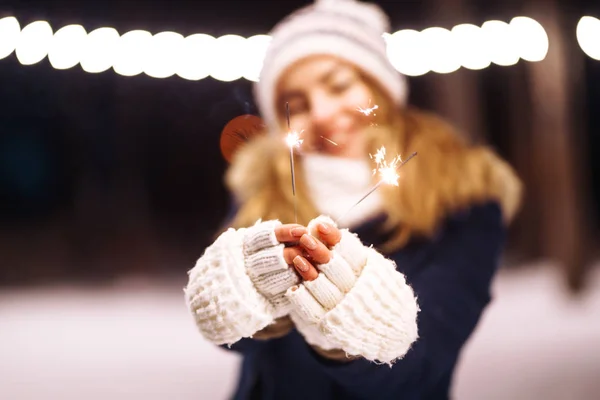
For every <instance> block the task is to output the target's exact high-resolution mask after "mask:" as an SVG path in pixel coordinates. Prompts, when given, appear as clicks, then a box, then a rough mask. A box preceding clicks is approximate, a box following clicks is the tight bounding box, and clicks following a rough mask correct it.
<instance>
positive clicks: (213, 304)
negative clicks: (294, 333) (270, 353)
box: [184, 221, 298, 344]
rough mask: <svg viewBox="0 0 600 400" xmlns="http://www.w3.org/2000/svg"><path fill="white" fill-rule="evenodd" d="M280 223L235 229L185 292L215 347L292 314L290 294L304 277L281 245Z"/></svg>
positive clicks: (192, 274) (193, 273)
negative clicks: (277, 234)
mask: <svg viewBox="0 0 600 400" xmlns="http://www.w3.org/2000/svg"><path fill="white" fill-rule="evenodd" d="M278 224H279V222H277V221H267V222H260V221H259V222H258V223H257V224H256V225H255V226H253V227H251V228H247V229H238V230H235V229H229V230H227V231H226V232H224V233H223V234H221V236H219V238H218V239H217V240H216V241H215V242H214V243H213V244H212V245H211V246H210V247H208V248H207V249H206V251H205V252H204V255H203V256H202V257H201V258H200V259H199V260H198V261H197V263H196V265H195V266H194V268H192V270H190V271H189V273H188V274H189V282H188V285H187V287H186V288H185V289H184V292H185V298H186V303H187V305H188V308H189V310H190V312H191V313H192V315H193V316H194V319H195V322H196V325H197V326H198V328H199V330H200V332H201V333H202V335H203V336H204V337H205V338H206V339H208V340H210V341H211V342H213V343H215V344H233V343H235V342H237V341H238V340H240V339H241V338H244V337H251V336H252V335H254V334H255V333H256V332H257V331H259V330H262V329H263V328H265V327H266V326H268V325H270V324H271V323H273V322H274V321H275V319H276V318H278V317H280V316H283V315H286V314H287V312H288V311H289V308H290V303H289V300H288V299H287V297H286V296H285V291H286V290H287V289H288V288H289V287H290V286H292V285H294V284H296V283H298V277H297V275H296V274H295V272H294V271H293V270H291V268H290V267H288V265H287V264H286V263H285V261H284V259H283V248H282V246H283V245H280V244H279V243H277V241H276V239H275V233H274V228H275V227H276V226H277V225H278Z"/></svg>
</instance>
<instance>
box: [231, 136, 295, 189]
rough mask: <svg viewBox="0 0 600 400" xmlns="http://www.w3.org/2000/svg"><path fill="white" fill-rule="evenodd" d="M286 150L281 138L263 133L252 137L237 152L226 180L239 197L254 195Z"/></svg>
mask: <svg viewBox="0 0 600 400" xmlns="http://www.w3.org/2000/svg"><path fill="white" fill-rule="evenodd" d="M284 151H285V148H284V144H283V143H282V141H280V140H274V139H273V137H272V136H269V135H268V134H263V135H260V136H256V137H254V138H252V139H251V140H250V141H248V142H247V143H245V144H244V145H243V146H242V147H240V149H239V150H238V151H237V152H236V153H235V155H234V157H233V160H232V163H231V165H230V166H229V168H228V169H227V173H226V175H225V182H226V184H227V187H228V188H229V189H230V190H231V191H232V192H233V193H234V195H235V196H236V197H237V198H238V199H241V200H243V199H245V198H248V197H250V196H252V195H254V194H255V193H256V192H257V190H259V189H260V188H261V187H262V186H263V185H264V184H265V183H266V181H267V180H268V177H269V176H270V175H271V174H270V172H272V170H273V168H274V166H275V160H276V159H277V158H278V157H279V156H280V155H281V153H282V152H284Z"/></svg>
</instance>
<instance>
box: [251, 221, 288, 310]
mask: <svg viewBox="0 0 600 400" xmlns="http://www.w3.org/2000/svg"><path fill="white" fill-rule="evenodd" d="M280 225H281V223H280V222H279V221H266V222H261V221H258V222H257V223H256V224H255V225H254V226H252V227H250V228H247V229H245V230H244V238H243V248H244V263H245V265H246V271H247V273H248V276H250V279H251V281H252V283H253V284H254V286H255V287H256V289H257V290H258V292H259V293H261V294H262V295H263V296H265V297H266V298H267V299H268V300H269V301H270V302H271V304H272V305H273V306H274V308H275V310H274V315H275V318H279V317H282V316H284V315H287V314H288V313H289V310H290V303H289V301H288V300H287V298H286V297H285V296H284V295H285V292H286V291H287V289H289V288H290V287H292V286H294V285H296V284H298V283H299V282H300V277H299V276H298V274H296V272H295V271H294V269H293V268H292V267H290V266H289V265H288V264H287V263H286V262H285V259H284V257H283V250H284V248H285V245H284V244H281V243H279V242H278V241H277V238H276V237H275V228H276V227H278V226H280Z"/></svg>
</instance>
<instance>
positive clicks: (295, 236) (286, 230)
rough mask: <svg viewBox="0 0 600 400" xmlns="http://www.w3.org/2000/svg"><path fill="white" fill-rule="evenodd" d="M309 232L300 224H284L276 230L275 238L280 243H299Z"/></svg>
mask: <svg viewBox="0 0 600 400" xmlns="http://www.w3.org/2000/svg"><path fill="white" fill-rule="evenodd" d="M306 232H308V230H307V229H306V227H304V226H302V225H300V224H283V225H279V226H278V227H277V228H275V238H276V239H277V241H279V243H291V242H297V241H298V240H299V239H300V238H301V237H302V235H304V234H305V233H306Z"/></svg>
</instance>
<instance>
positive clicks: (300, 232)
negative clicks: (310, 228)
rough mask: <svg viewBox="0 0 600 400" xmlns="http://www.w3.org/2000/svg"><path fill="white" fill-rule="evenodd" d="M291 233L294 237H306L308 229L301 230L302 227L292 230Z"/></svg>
mask: <svg viewBox="0 0 600 400" xmlns="http://www.w3.org/2000/svg"><path fill="white" fill-rule="evenodd" d="M290 233H291V234H292V236H293V237H301V236H302V235H304V234H305V233H306V228H301V227H297V228H292V230H291V231H290Z"/></svg>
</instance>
